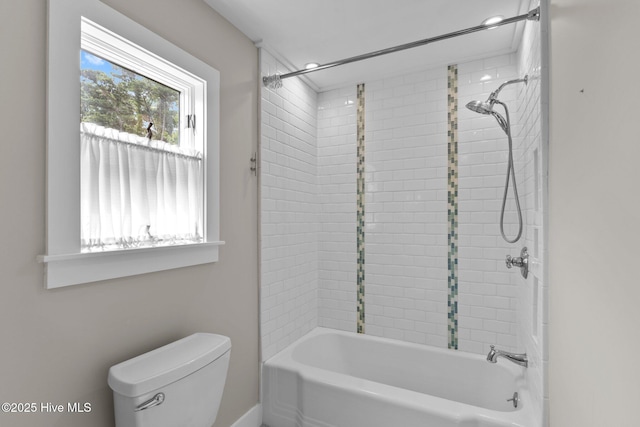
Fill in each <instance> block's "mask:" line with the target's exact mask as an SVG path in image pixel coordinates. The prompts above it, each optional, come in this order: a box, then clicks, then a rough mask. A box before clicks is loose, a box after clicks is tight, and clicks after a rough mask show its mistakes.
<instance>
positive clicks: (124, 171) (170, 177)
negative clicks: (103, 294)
mask: <svg viewBox="0 0 640 427" xmlns="http://www.w3.org/2000/svg"><path fill="white" fill-rule="evenodd" d="M80 130H81V132H80V134H81V138H80V139H81V203H80V204H81V212H80V214H81V223H82V229H81V239H82V249H83V250H84V251H91V250H110V249H126V248H135V247H148V246H158V245H171V244H187V243H196V242H201V241H202V236H203V234H204V231H203V210H204V209H203V206H204V203H203V198H204V194H203V169H202V168H203V166H202V155H201V154H200V153H199V152H197V151H195V150H187V149H181V148H179V147H176V146H172V145H170V144H167V143H164V142H162V141H149V140H148V139H147V138H144V137H140V136H137V135H133V134H129V133H124V132H119V131H117V130H115V129H109V128H105V127H102V126H98V125H95V124H93V123H82V124H81V129H80Z"/></svg>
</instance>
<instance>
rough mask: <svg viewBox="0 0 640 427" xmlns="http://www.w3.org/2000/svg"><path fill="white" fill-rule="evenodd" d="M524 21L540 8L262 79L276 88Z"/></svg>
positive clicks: (537, 16)
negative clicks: (323, 72)
mask: <svg viewBox="0 0 640 427" xmlns="http://www.w3.org/2000/svg"><path fill="white" fill-rule="evenodd" d="M524 20H527V21H539V20H540V7H539V6H538V7H537V8H535V9H532V10H530V11H529V12H528V13H525V14H523V15H518V16H514V17H512V18H507V19H503V20H502V21H500V22H498V23H495V24H488V25H487V24H483V25H478V26H476V27H471V28H467V29H464V30H459V31H454V32H452V33H447V34H443V35H440V36H436V37H431V38H428V39H423V40H418V41H415V42H411V43H406V44H403V45H399V46H394V47H389V48H386V49H382V50H377V51H374V52H369V53H365V54H363V55H358V56H352V57H350V58H345V59H341V60H339V61H334V62H330V63H328V64H324V65H319V66H317V67H315V68H310V69H304V70H297V71H292V72H290V73H286V74H272V75H270V76H264V77H262V83H263V84H264V85H265V86H276V87H279V85H281V84H282V82H281V80H283V79H288V78H289V77H296V76H300V75H303V74H308V73H314V72H316V71H320V70H326V69H327V68H333V67H337V66H339V65H344V64H350V63H352V62H357V61H362V60H365V59H369V58H375V57H376V56H381V55H386V54H389V53H394V52H399V51H401V50H405V49H411V48H414V47H418V46H423V45H426V44H429V43H435V42H439V41H443V40H447V39H450V38H453V37H458V36H463V35H466V34H472V33H476V32H478V31H484V30H489V29H493V28H496V27H501V26H503V25H508V24H514V23H516V22H520V21H524ZM498 91H499V89H498Z"/></svg>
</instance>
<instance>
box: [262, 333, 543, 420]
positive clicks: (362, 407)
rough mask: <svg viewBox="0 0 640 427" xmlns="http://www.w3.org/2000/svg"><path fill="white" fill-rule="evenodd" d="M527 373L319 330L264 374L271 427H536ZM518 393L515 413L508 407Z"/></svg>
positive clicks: (277, 358) (278, 357)
mask: <svg viewBox="0 0 640 427" xmlns="http://www.w3.org/2000/svg"><path fill="white" fill-rule="evenodd" d="M524 369H525V368H522V367H520V366H517V365H515V364H513V363H511V362H509V361H507V360H505V359H503V358H501V359H498V363H497V364H492V363H488V362H487V361H486V360H485V358H484V357H483V356H480V355H475V354H469V353H463V352H459V351H452V350H444V349H437V348H432V347H426V346H421V345H415V344H410V343H404V342H401V341H395V340H389V339H384V338H377V337H371V336H367V335H359V334H355V333H349V332H341V331H335V330H331V329H324V328H316V329H315V330H313V331H312V332H310V333H309V334H307V335H305V336H304V337H302V338H300V339H299V340H298V341H296V342H295V343H293V344H292V345H291V346H289V347H288V348H286V349H284V350H283V351H281V352H280V353H278V354H277V355H275V356H274V357H272V358H271V359H269V360H268V361H266V362H265V363H264V367H263V379H264V381H263V387H264V389H263V390H264V393H263V422H264V424H265V425H267V426H269V427H454V426H455V427H507V426H510V427H531V426H532V425H533V423H532V421H531V420H532V419H533V418H532V414H531V412H530V411H531V405H530V399H529V393H528V390H527V388H526V387H525V384H524V375H523V373H524ZM516 391H517V392H518V394H519V397H520V402H519V404H518V408H517V409H516V408H514V407H513V404H512V403H511V402H507V399H510V398H511V397H512V396H513V393H514V392H516Z"/></svg>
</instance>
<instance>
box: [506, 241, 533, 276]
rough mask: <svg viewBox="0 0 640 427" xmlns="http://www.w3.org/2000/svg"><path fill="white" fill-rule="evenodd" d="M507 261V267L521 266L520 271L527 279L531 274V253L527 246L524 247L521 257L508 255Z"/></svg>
mask: <svg viewBox="0 0 640 427" xmlns="http://www.w3.org/2000/svg"><path fill="white" fill-rule="evenodd" d="M505 263H506V265H507V268H511V267H520V273H521V274H522V277H524V278H525V279H526V278H527V276H528V275H529V254H528V253H527V248H526V247H524V248H522V250H521V251H520V256H519V257H512V256H511V255H507V259H506V260H505Z"/></svg>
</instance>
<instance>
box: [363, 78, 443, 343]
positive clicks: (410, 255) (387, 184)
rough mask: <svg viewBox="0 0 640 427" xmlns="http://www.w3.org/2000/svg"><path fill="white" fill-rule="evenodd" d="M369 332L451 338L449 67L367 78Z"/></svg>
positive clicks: (396, 336)
mask: <svg viewBox="0 0 640 427" xmlns="http://www.w3.org/2000/svg"><path fill="white" fill-rule="evenodd" d="M365 93H366V116H365V130H366V133H365V147H366V148H365V152H366V159H365V165H366V166H365V168H366V172H365V188H366V191H365V212H366V215H365V221H366V223H365V253H366V256H365V273H366V280H365V324H366V333H367V334H370V335H376V336H383V337H387V338H394V339H400V340H405V341H410V342H415V343H420V344H429V345H434V346H438V347H446V346H447V275H448V273H447V272H448V270H447V112H446V111H447V69H446V67H442V68H440V69H436V70H425V71H421V72H415V73H411V74H406V75H401V76H394V77H391V78H388V79H383V80H378V81H372V82H366V84H365Z"/></svg>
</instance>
